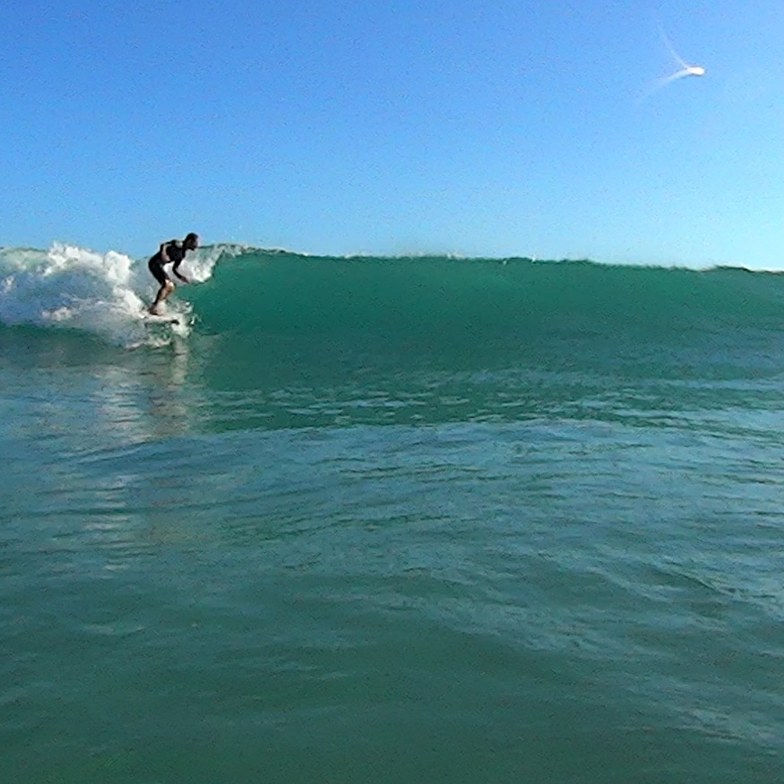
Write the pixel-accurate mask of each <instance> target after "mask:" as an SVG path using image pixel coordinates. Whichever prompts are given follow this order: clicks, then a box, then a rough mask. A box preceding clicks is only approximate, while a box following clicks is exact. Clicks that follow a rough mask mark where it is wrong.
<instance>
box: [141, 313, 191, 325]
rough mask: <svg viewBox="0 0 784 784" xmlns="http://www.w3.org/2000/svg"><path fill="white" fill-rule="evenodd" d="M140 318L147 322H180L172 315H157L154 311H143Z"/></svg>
mask: <svg viewBox="0 0 784 784" xmlns="http://www.w3.org/2000/svg"><path fill="white" fill-rule="evenodd" d="M142 319H143V320H144V321H146V322H147V323H148V324H181V323H182V322H181V321H180V320H179V319H178V318H176V317H174V316H157V315H155V314H154V313H143V314H142Z"/></svg>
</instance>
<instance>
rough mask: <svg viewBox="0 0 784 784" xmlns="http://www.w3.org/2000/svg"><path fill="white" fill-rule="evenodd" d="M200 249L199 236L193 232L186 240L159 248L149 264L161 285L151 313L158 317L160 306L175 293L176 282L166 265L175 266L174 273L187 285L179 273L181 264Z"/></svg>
mask: <svg viewBox="0 0 784 784" xmlns="http://www.w3.org/2000/svg"><path fill="white" fill-rule="evenodd" d="M198 247H199V235H198V234H195V233H194V232H191V233H190V234H188V236H187V237H185V239H184V240H169V241H168V242H164V243H162V244H161V247H160V248H158V252H157V253H156V254H155V255H154V256H153V257H152V258H151V259H150V261H149V262H148V264H147V266H148V267H149V268H150V272H151V273H152V275H153V277H154V278H155V280H157V281H158V283H160V284H161V287H160V288H159V289H158V293H157V294H156V295H155V302H153V303H152V305H150V313H152V314H153V315H158V306H159V305H160V304H161V303H162V302H163V301H164V300H165V299H166V298H167V297H168V296H169V295H170V294H171V293H172V291H174V282H173V281H172V279H171V278H170V277H169V276H168V275H167V274H166V270H165V269H164V268H163V267H164V265H166V264H174V266H173V267H172V272H173V273H174V274H175V275H176V276H177V277H178V278H179V279H180V280H181V281H182V282H183V283H187V282H188V278H186V277H185V276H184V275H181V274H180V272H179V267H180V262H182V260H183V259H184V258H185V254H186V253H187V252H188V251H189V250H196V248H198Z"/></svg>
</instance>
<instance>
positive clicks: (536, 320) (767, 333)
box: [0, 245, 784, 365]
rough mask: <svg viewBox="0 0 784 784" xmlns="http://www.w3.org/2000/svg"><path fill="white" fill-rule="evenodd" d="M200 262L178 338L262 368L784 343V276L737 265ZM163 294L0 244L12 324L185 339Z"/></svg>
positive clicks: (223, 250)
mask: <svg viewBox="0 0 784 784" xmlns="http://www.w3.org/2000/svg"><path fill="white" fill-rule="evenodd" d="M185 266H186V271H187V273H188V275H189V276H190V278H191V280H192V281H193V285H189V286H180V287H178V289H177V292H176V294H175V296H174V297H172V299H171V300H170V304H169V313H170V314H171V315H177V316H178V317H180V318H181V320H182V322H183V326H182V327H180V328H179V330H178V335H177V336H176V339H184V340H187V341H189V342H190V344H191V345H192V346H193V345H197V344H198V343H199V340H200V339H204V340H210V341H213V344H214V341H215V340H216V339H220V338H223V339H224V340H223V342H222V346H223V349H222V350H223V351H225V352H227V354H228V355H230V356H233V357H234V358H235V363H236V362H242V361H245V362H248V363H251V362H252V361H253V358H254V357H255V356H256V352H257V351H258V348H259V346H261V345H263V346H264V347H265V351H267V352H268V353H269V354H274V352H275V350H276V348H277V349H279V350H280V351H282V352H283V354H284V355H285V353H286V352H287V351H291V350H297V351H300V352H302V351H305V352H306V353H310V354H311V355H312V356H311V357H310V358H309V359H310V360H314V361H315V358H316V357H317V356H318V357H320V358H321V359H320V360H319V361H320V362H322V363H323V362H324V361H329V356H326V357H325V355H330V354H332V355H334V354H335V353H337V354H342V355H345V354H346V353H347V352H353V351H360V350H361V351H362V352H364V353H365V356H366V355H367V354H371V355H374V356H375V357H376V358H378V357H379V356H380V355H385V354H390V353H397V352H400V351H404V352H409V353H410V354H411V355H412V356H416V355H421V354H427V355H429V356H430V357H431V358H432V357H435V358H438V357H441V358H443V360H444V361H452V360H454V359H455V358H457V357H462V358H465V357H470V356H481V357H482V358H483V363H484V364H489V365H492V364H494V363H497V362H501V363H504V362H507V361H509V360H510V359H511V360H514V359H525V358H528V359H531V358H533V359H535V358H537V357H551V358H552V357H557V358H559V362H570V363H576V364H580V363H581V362H583V361H586V362H589V363H595V362H596V361H597V357H598V358H599V360H600V364H601V363H606V362H612V361H615V360H617V359H618V357H621V356H625V357H627V358H628V357H633V356H637V357H638V358H644V357H646V356H650V357H653V356H654V355H655V354H657V355H658V356H659V359H661V358H662V357H663V356H666V355H668V354H670V355H674V354H682V353H683V351H685V350H687V349H689V348H690V349H691V350H692V352H694V351H696V352H697V353H699V352H701V351H704V349H705V347H706V345H709V346H712V347H714V348H716V347H717V346H718V344H721V350H722V351H723V354H724V355H725V357H726V356H730V355H732V354H733V353H735V354H740V355H743V354H744V353H745V354H749V353H750V352H755V353H757V354H759V351H760V349H762V350H763V353H765V352H767V353H768V354H769V353H770V352H774V353H777V352H778V349H777V345H778V342H779V341H778V333H779V330H780V328H781V325H782V317H783V314H784V278H782V277H781V276H780V275H778V274H775V273H770V272H749V271H747V270H743V269H737V268H716V269H710V270H703V271H697V270H688V269H677V268H660V267H631V266H618V265H615V266H613V265H605V264H599V263H594V262H589V261H565V262H541V261H532V260H530V259H503V260H497V259H459V258H449V257H399V258H377V257H348V258H335V257H317V256H305V255H301V254H294V253H289V252H285V251H275V250H264V249H257V248H245V247H238V246H226V245H220V246H212V247H207V248H202V249H200V250H199V251H198V252H197V253H196V254H191V255H189V257H188V259H187V261H186V263H185ZM155 288H156V284H155V282H154V281H153V279H152V277H151V276H150V274H149V272H148V271H147V268H146V259H140V260H133V259H131V258H129V257H128V256H126V255H123V254H119V253H114V252H110V253H107V254H105V255H101V254H97V253H94V252H91V251H87V250H83V249H79V248H73V247H68V246H61V245H55V246H53V247H52V248H51V249H49V250H48V251H38V250H27V249H5V250H2V251H0V321H1V322H2V324H3V325H5V326H6V327H18V326H33V327H38V328H45V329H47V330H58V331H61V330H63V329H66V330H69V331H71V332H76V333H87V334H88V335H91V336H92V337H95V338H99V339H101V340H102V341H104V342H108V343H112V344H115V345H121V346H126V347H138V346H140V345H144V344H149V345H151V346H159V345H160V344H161V343H167V342H169V341H170V340H171V339H172V338H173V335H172V333H171V331H170V329H169V328H166V329H165V330H164V329H151V328H150V325H149V323H146V322H145V320H144V308H145V305H146V304H147V303H148V302H149V301H150V300H151V298H152V297H153V295H154V291H155ZM763 344H764V345H763ZM663 349H664V350H663ZM711 351H713V349H711ZM709 353H710V352H709ZM703 359H709V357H703ZM744 361H746V360H744Z"/></svg>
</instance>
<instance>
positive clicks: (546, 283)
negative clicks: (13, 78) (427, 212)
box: [0, 246, 784, 784]
mask: <svg viewBox="0 0 784 784" xmlns="http://www.w3.org/2000/svg"><path fill="white" fill-rule="evenodd" d="M184 268H187V269H186V272H188V273H190V274H191V276H192V277H193V279H194V281H195V282H194V283H193V284H192V285H189V286H182V287H179V288H178V289H177V292H176V293H175V295H174V297H173V298H172V300H171V301H170V305H169V313H170V314H171V315H172V316H178V317H179V318H181V320H182V323H181V324H179V325H169V324H161V323H151V322H149V321H148V320H146V319H145V318H144V316H143V308H144V303H145V302H149V300H150V298H151V297H152V294H153V292H154V282H153V280H152V278H151V276H150V275H149V273H148V272H147V269H146V264H145V260H138V261H133V260H131V259H129V258H128V257H127V256H124V255H122V254H117V253H109V254H105V255H104V254H96V253H93V252H90V251H87V250H84V249H79V248H72V247H66V246H54V247H52V248H51V249H49V250H48V251H39V250H33V249H2V250H0V407H1V408H0V412H1V413H2V416H0V465H1V466H2V469H0V470H1V473H0V480H1V481H0V502H1V503H0V652H1V654H2V655H0V769H1V770H2V780H3V781H8V782H13V783H14V784H28V783H29V784H33V783H35V784H38V783H39V782H53V783H54V782H56V783H57V784H93V783H95V784H119V783H120V782H122V783H123V784H131V783H133V784H170V783H179V782H182V783H183V784H185V783H186V782H187V784H201V783H202V782H203V783H204V784H208V783H209V784H213V783H218V782H221V783H222V782H227V783H233V782H287V783H289V782H295V783H296V782H303V783H307V784H311V783H312V782H336V783H337V784H348V783H350V782H362V783H363V784H364V783H365V782H379V783H381V784H384V783H386V782H389V783H390V784H391V783H393V782H394V783H395V784H397V783H398V782H399V783H400V784H403V783H406V784H408V783H410V782H423V783H424V782H428V783H429V782H441V781H443V782H450V784H452V783H454V784H462V783H463V782H464V783H465V784H480V783H483V782H487V783H488V784H491V783H493V784H495V783H501V782H515V783H517V782H532V783H539V782H553V783H554V784H568V783H570V782H575V783H578V782H579V783H580V784H608V783H610V782H613V783H617V784H629V782H635V783H643V784H647V783H648V782H650V783H653V782H661V783H662V784H664V783H665V782H666V783H670V782H689V784H703V783H704V784H708V782H710V783H711V784H717V783H718V782H721V783H724V782H726V783H727V784H738V782H754V784H767V783H768V782H770V784H780V783H781V782H782V781H784V758H783V756H782V755H784V687H782V682H783V681H784V450H783V449H782V440H783V439H782V434H783V433H784V403H783V400H782V397H783V393H784V277H781V276H779V275H776V274H773V273H765V272H749V271H746V270H742V269H729V268H721V269H711V270H702V271H696V270H686V269H664V268H653V267H651V268H647V267H629V266H611V265H603V264H596V263H591V262H534V261H531V260H528V259H507V260H489V259H457V258H443V257H442V258H439V257H420V258H323V257H321V258H320V257H314V256H302V255H297V254H292V253H286V252H282V251H269V250H260V249H254V248H245V247H237V246H231V247H229V246H214V247H208V248H204V249H200V250H199V252H198V253H197V254H196V255H195V256H194V258H193V259H189V260H187V261H186V262H185V264H184Z"/></svg>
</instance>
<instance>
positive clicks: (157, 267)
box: [147, 256, 171, 286]
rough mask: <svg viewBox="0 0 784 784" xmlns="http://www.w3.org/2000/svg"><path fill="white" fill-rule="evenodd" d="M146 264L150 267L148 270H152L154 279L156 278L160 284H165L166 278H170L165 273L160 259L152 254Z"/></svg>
mask: <svg viewBox="0 0 784 784" xmlns="http://www.w3.org/2000/svg"><path fill="white" fill-rule="evenodd" d="M147 266H148V267H149V268H150V272H152V275H153V277H154V278H155V280H157V281H158V283H160V284H161V286H163V285H165V284H166V281H167V280H171V278H170V277H169V276H168V275H167V274H166V270H165V269H164V268H163V264H162V263H161V260H160V259H156V258H155V257H154V256H153V257H152V258H151V259H150V261H149V262H148V263H147Z"/></svg>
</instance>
